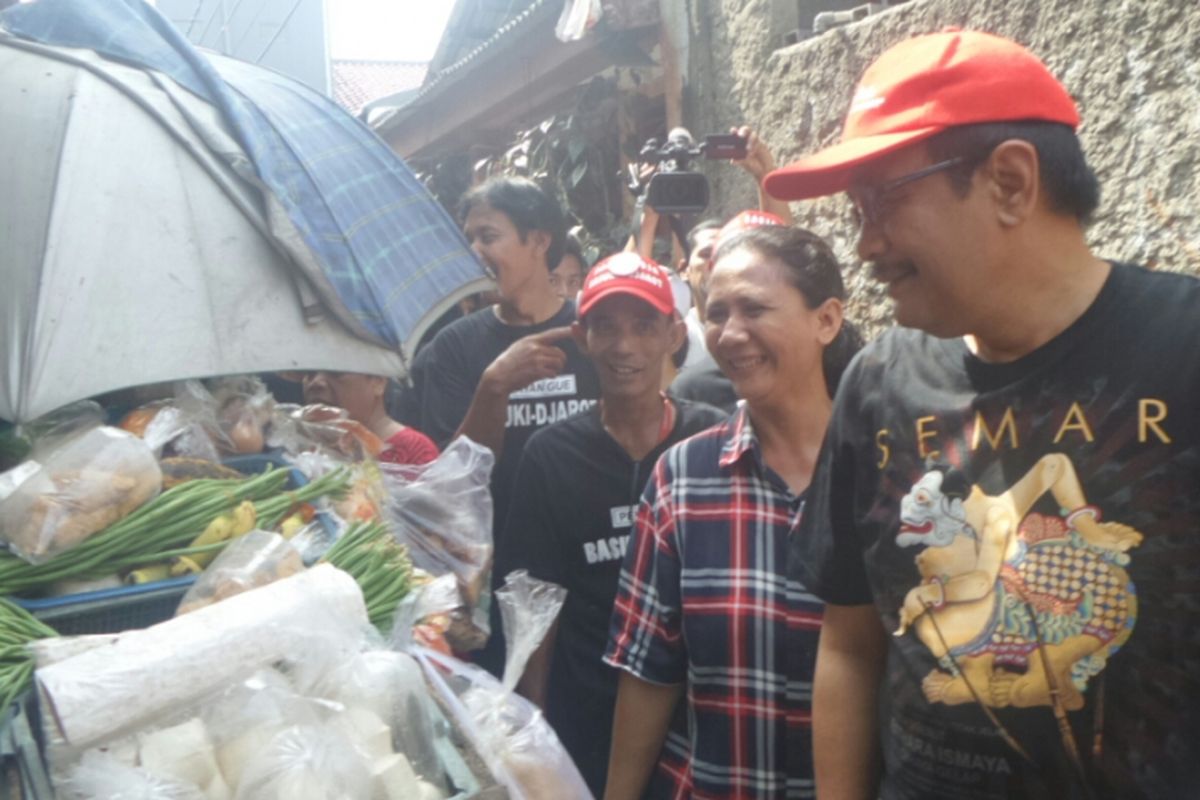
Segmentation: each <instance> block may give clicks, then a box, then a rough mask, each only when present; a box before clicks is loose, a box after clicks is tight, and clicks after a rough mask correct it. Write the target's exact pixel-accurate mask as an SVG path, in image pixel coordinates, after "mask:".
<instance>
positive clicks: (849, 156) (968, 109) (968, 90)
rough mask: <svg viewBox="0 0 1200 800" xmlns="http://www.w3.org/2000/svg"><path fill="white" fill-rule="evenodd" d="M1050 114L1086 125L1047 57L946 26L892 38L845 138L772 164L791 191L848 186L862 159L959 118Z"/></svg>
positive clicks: (855, 103) (805, 194)
mask: <svg viewBox="0 0 1200 800" xmlns="http://www.w3.org/2000/svg"><path fill="white" fill-rule="evenodd" d="M1017 120H1044V121H1046V122H1061V123H1063V124H1065V125H1070V126H1071V127H1072V128H1076V127H1078V126H1079V111H1078V110H1077V109H1076V108H1075V102H1074V101H1073V100H1072V99H1071V96H1070V95H1069V94H1068V93H1067V90H1066V89H1065V88H1064V87H1063V85H1062V84H1061V83H1059V82H1058V80H1057V79H1056V78H1055V77H1054V76H1053V75H1051V74H1050V70H1048V69H1047V68H1046V65H1045V64H1043V63H1042V62H1041V61H1040V60H1038V58H1037V56H1035V55H1034V54H1033V53H1031V52H1029V51H1028V50H1026V49H1025V48H1024V47H1022V46H1021V45H1019V44H1017V43H1016V42H1013V41H1009V40H1008V39H1003V38H1001V37H999V36H993V35H991V34H987V33H980V32H978V31H960V30H946V31H943V32H942V33H933V34H928V35H926V36H918V37H916V38H913V39H908V40H905V41H903V42H900V43H899V44H897V45H895V46H894V47H891V48H890V49H888V50H887V51H885V52H884V53H883V55H881V56H880V57H879V58H878V59H876V60H875V62H874V63H873V64H871V66H869V67H867V71H866V72H865V73H864V74H863V77H862V80H860V81H859V83H858V88H857V89H856V90H855V92H854V98H853V99H852V100H851V101H850V110H849V112H847V114H846V124H845V127H843V129H842V141H841V142H839V143H838V144H835V145H832V146H830V147H827V148H825V149H824V150H821V151H819V152H816V153H813V154H812V155H808V156H805V157H804V158H801V159H800V160H799V161H796V162H795V163H793V164H788V165H787V166H786V167H781V168H779V169H777V170H775V171H774V172H771V173H770V174H769V175H767V177H766V178H765V179H764V180H763V187H764V188H765V189H766V190H767V192H769V193H770V194H771V195H772V196H774V197H777V198H779V199H781V200H802V199H805V198H809V197H821V196H823V195H827V194H834V193H836V192H841V191H845V190H846V189H847V188H849V185H850V181H851V177H852V176H853V174H854V171H855V169H857V168H858V167H859V166H861V165H862V164H865V163H868V162H870V161H872V160H874V159H877V158H879V157H880V156H883V155H886V154H888V153H891V152H893V151H895V150H899V149H900V148H902V147H905V146H906V145H910V144H913V143H914V142H919V141H921V140H922V139H927V138H929V137H930V136H933V135H934V134H935V133H940V132H941V131H944V130H945V129H946V128H950V127H954V126H956V125H970V124H972V123H976V122H1005V121H1017Z"/></svg>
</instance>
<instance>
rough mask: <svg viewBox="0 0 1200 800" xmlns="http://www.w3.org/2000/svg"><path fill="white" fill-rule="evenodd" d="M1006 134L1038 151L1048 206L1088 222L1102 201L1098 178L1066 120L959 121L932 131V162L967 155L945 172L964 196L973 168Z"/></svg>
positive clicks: (1042, 185) (984, 158)
mask: <svg viewBox="0 0 1200 800" xmlns="http://www.w3.org/2000/svg"><path fill="white" fill-rule="evenodd" d="M1009 139H1020V140H1021V141H1024V142H1029V144H1031V145H1033V148H1034V150H1036V151H1037V156H1038V167H1039V173H1040V175H1041V189H1042V192H1043V193H1045V195H1046V197H1047V199H1048V200H1049V202H1050V208H1051V209H1052V210H1053V211H1056V212H1058V213H1060V214H1066V215H1070V216H1072V217H1075V219H1077V220H1079V222H1080V223H1081V224H1082V223H1086V222H1087V221H1088V219H1089V218H1090V217H1091V215H1092V213H1093V212H1094V211H1095V210H1096V208H1097V207H1098V206H1099V205H1100V182H1099V181H1098V180H1097V179H1096V173H1095V172H1093V171H1092V168H1091V167H1090V166H1088V163H1087V159H1086V158H1085V157H1084V154H1083V147H1082V146H1081V145H1080V142H1079V137H1078V136H1076V135H1075V131H1073V130H1072V129H1071V127H1070V126H1069V125H1063V124H1061V123H1057V122H1042V121H1040V120H1030V121H1017V122H979V123H976V124H974V125H958V126H955V127H953V128H948V129H946V130H944V131H942V132H941V133H938V134H936V135H934V136H933V137H931V138H930V139H929V140H928V142H927V145H926V146H927V147H928V152H929V157H930V158H931V159H932V160H933V161H935V162H937V161H945V160H948V159H951V158H958V157H962V158H964V159H965V161H964V163H963V164H962V166H961V167H960V168H958V169H954V170H951V171H950V172H949V173H948V177H949V179H950V182H951V185H953V186H954V188H955V190H956V191H957V192H958V193H959V195H961V196H964V197H965V196H966V194H967V192H968V191H969V189H970V185H971V176H972V175H973V174H974V172H975V170H976V169H977V168H978V167H979V165H980V164H982V163H983V162H984V161H985V160H986V159H987V157H988V156H989V155H991V153H992V151H993V150H995V149H996V147H997V146H998V145H1000V143H1001V142H1006V141H1008V140H1009Z"/></svg>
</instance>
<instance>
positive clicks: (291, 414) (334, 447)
mask: <svg viewBox="0 0 1200 800" xmlns="http://www.w3.org/2000/svg"><path fill="white" fill-rule="evenodd" d="M267 443H268V444H269V445H270V446H271V447H279V448H282V449H283V451H284V452H285V453H287V454H289V455H298V454H300V453H305V452H312V451H317V452H321V453H325V454H327V455H328V456H330V457H331V458H333V459H335V460H336V461H339V462H347V461H363V460H366V459H374V458H376V457H377V456H378V455H379V453H380V452H382V450H383V440H382V439H380V438H379V437H378V436H376V435H375V434H374V433H372V432H371V431H370V430H369V429H368V428H367V427H366V426H365V425H363V424H362V423H361V422H357V421H355V420H352V419H350V414H349V412H347V411H346V410H344V409H341V408H335V407H334V406H327V405H322V404H319V403H314V404H311V405H307V406H297V405H291V404H288V405H283V404H281V405H278V406H276V407H275V411H274V414H273V416H272V421H271V435H270V437H269V438H268V440H267Z"/></svg>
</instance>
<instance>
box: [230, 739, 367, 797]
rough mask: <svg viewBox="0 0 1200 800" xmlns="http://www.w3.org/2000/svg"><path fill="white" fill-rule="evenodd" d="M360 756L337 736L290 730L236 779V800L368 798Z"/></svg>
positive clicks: (364, 767)
mask: <svg viewBox="0 0 1200 800" xmlns="http://www.w3.org/2000/svg"><path fill="white" fill-rule="evenodd" d="M371 778H372V776H371V768H370V764H369V762H368V761H367V759H366V757H365V754H363V753H362V752H360V751H359V750H358V749H357V748H356V747H355V746H354V744H353V743H352V742H351V741H350V739H349V738H348V737H347V736H345V735H344V734H343V733H341V732H340V731H338V730H336V729H334V728H332V727H329V726H323V725H294V726H291V727H289V728H285V729H284V730H282V731H280V732H279V733H277V734H276V735H275V736H274V737H273V738H272V739H271V741H270V742H269V743H267V745H266V747H264V748H263V750H262V751H261V752H260V753H259V754H258V757H257V758H255V759H254V760H253V761H252V762H251V763H250V764H248V765H247V766H246V770H245V772H244V773H243V775H242V780H241V782H240V783H239V784H238V788H237V794H236V795H234V797H235V799H236V800H348V799H349V798H369V797H371Z"/></svg>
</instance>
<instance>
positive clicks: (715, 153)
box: [639, 128, 747, 214]
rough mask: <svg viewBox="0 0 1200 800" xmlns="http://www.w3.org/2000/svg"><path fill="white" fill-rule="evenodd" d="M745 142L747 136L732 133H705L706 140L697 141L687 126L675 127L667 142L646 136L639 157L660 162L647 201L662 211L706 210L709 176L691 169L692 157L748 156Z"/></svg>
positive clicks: (728, 157) (659, 211)
mask: <svg viewBox="0 0 1200 800" xmlns="http://www.w3.org/2000/svg"><path fill="white" fill-rule="evenodd" d="M746 146H747V142H746V140H745V139H743V138H742V137H741V136H738V135H737V134H732V133H728V134H713V135H709V136H705V137H704V142H703V143H702V144H700V145H697V144H696V141H695V140H694V139H693V138H692V134H690V133H688V131H687V129H686V128H674V129H672V130H671V132H670V133H669V134H667V142H666V144H660V143H659V141H658V139H649V140H647V142H646V144H645V145H644V146H643V147H642V152H641V153H640V154H639V158H640V159H641V160H642V162H644V163H650V164H658V165H659V170H658V172H657V173H655V175H654V177H652V178H651V179H650V183H649V184H647V185H646V205H648V206H650V207H651V208H653V209H654V210H655V211H657V212H658V213H660V214H691V213H699V212H701V211H703V210H704V209H705V208H707V207H708V179H707V178H705V177H704V175H703V174H702V173H700V172H693V171H691V170H689V169H688V167H689V166H690V165H691V161H692V159H694V158H699V157H700V156H704V157H705V158H707V159H709V160H710V161H713V160H718V159H722V160H731V159H740V158H745V157H746Z"/></svg>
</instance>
